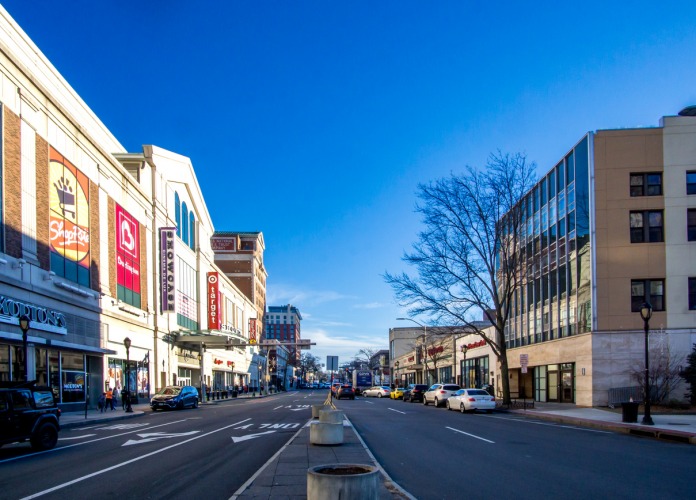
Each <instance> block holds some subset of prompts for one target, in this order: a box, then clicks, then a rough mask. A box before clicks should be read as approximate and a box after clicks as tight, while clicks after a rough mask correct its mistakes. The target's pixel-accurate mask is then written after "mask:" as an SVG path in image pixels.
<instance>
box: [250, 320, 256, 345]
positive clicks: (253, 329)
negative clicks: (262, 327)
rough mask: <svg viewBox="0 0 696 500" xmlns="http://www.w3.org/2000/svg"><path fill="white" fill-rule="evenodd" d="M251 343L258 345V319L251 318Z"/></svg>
mask: <svg viewBox="0 0 696 500" xmlns="http://www.w3.org/2000/svg"><path fill="white" fill-rule="evenodd" d="M249 343H250V344H251V345H254V344H256V318H249Z"/></svg>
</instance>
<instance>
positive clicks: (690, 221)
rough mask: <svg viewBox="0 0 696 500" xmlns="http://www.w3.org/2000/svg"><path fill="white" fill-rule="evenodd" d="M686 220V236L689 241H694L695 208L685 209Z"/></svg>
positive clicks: (695, 228) (695, 234)
mask: <svg viewBox="0 0 696 500" xmlns="http://www.w3.org/2000/svg"><path fill="white" fill-rule="evenodd" d="M686 221H687V222H686V224H687V227H688V231H687V238H688V240H689V241H696V208H690V209H689V210H687V211H686Z"/></svg>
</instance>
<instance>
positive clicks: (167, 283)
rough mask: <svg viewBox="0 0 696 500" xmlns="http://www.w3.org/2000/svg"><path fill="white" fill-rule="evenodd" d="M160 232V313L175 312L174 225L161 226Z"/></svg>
mask: <svg viewBox="0 0 696 500" xmlns="http://www.w3.org/2000/svg"><path fill="white" fill-rule="evenodd" d="M159 233H160V295H161V297H162V299H161V303H162V313H163V314H164V313H175V312H176V282H175V276H176V273H175V269H176V268H175V266H176V263H175V262H174V260H175V259H174V257H175V256H176V252H175V248H174V239H175V236H176V228H175V227H161V228H160V230H159Z"/></svg>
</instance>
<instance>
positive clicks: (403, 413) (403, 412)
mask: <svg viewBox="0 0 696 500" xmlns="http://www.w3.org/2000/svg"><path fill="white" fill-rule="evenodd" d="M387 410H391V411H395V412H396V413H401V414H402V415H406V412H405V411H399V410H395V409H394V408H387Z"/></svg>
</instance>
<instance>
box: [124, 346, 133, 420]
mask: <svg viewBox="0 0 696 500" xmlns="http://www.w3.org/2000/svg"><path fill="white" fill-rule="evenodd" d="M123 345H124V346H125V347H126V413H133V408H131V396H130V347H131V339H129V338H128V337H126V338H125V339H123Z"/></svg>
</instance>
